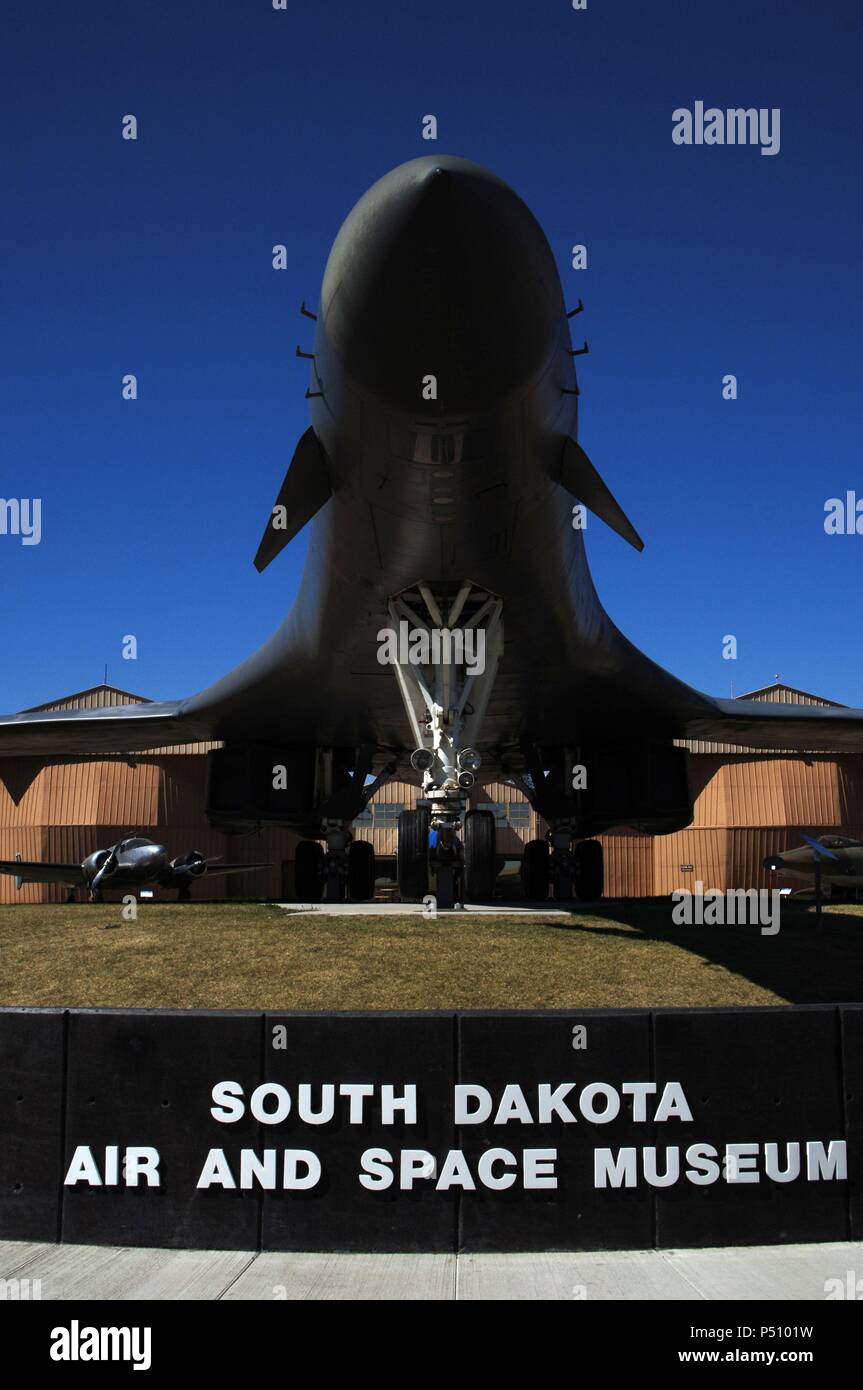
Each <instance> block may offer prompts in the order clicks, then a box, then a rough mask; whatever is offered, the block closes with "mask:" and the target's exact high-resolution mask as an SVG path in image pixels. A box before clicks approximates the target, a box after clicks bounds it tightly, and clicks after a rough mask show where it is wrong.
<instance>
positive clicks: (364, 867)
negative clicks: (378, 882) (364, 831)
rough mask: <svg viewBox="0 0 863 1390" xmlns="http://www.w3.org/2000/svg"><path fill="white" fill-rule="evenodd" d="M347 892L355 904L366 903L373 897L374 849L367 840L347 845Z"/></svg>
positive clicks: (354, 841)
mask: <svg viewBox="0 0 863 1390" xmlns="http://www.w3.org/2000/svg"><path fill="white" fill-rule="evenodd" d="M348 892H349V894H350V896H351V898H352V900H353V901H354V902H355V903H367V902H368V901H369V899H370V898H373V897H374V895H375V847H374V845H370V844H369V842H368V840H352V841H351V843H350V844H349V845H348Z"/></svg>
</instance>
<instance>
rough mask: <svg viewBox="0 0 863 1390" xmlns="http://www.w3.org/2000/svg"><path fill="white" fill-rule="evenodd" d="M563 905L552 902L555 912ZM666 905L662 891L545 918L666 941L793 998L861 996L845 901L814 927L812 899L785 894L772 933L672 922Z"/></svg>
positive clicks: (861, 921) (861, 972) (851, 999)
mask: <svg viewBox="0 0 863 1390" xmlns="http://www.w3.org/2000/svg"><path fill="white" fill-rule="evenodd" d="M561 906H562V905H561V904H560V903H556V904H555V908H556V909H557V910H558V911H559V910H560V908H561ZM671 911H672V904H671V901H670V899H668V898H642V899H637V900H631V899H626V900H624V899H619V900H617V901H609V902H599V903H596V904H590V905H585V906H579V907H578V908H575V907H574V908H572V910H571V911H570V915H569V917H567V918H563V917H557V918H549V919H548V921H546V922H545V923H544V925H545V926H547V927H548V928H549V929H550V930H552V931H567V932H584V933H590V934H598V935H601V936H608V937H618V938H625V939H626V940H628V941H632V940H633V939H635V940H639V939H640V940H643V941H652V942H667V943H668V944H669V945H672V946H676V947H677V948H678V949H680V950H684V951H691V952H692V953H693V954H694V955H697V956H701V957H702V958H703V964H704V965H705V967H706V968H708V969H709V968H711V967H712V966H721V967H722V968H723V969H725V970H729V971H731V972H732V973H733V974H735V975H740V976H743V977H744V978H745V979H747V980H750V981H751V982H752V983H753V984H757V985H760V986H762V987H763V988H765V989H769V990H772V991H773V993H774V994H777V995H779V996H780V997H781V998H783V999H787V1000H788V1002H789V1003H791V1004H824V1003H830V1004H833V1003H860V1002H863V914H860V913H859V912H856V913H855V912H854V911H853V910H852V909H851V907H850V905H846V904H842V903H838V904H837V903H834V904H831V905H830V906H829V907H827V908H825V910H824V913H823V915H822V918H821V925H820V927H816V925H815V908H814V905H812V904H811V903H788V902H787V900H784V901H783V903H782V910H781V917H780V928H779V931H778V932H777V933H776V935H775V936H762V934H761V931H760V929H759V927H757V926H748V925H744V926H700V927H699V926H683V925H682V926H677V925H675V923H674V922H672V920H671ZM598 921H607V922H608V924H609V925H608V926H600V925H597V922H598ZM620 923H624V924H625V925H624V926H623V927H621V926H620V925H619V924H620ZM627 927H628V928H630V930H628V931H627V930H626V928H627ZM633 934H634V935H633Z"/></svg>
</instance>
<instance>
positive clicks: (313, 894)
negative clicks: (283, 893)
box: [294, 840, 324, 903]
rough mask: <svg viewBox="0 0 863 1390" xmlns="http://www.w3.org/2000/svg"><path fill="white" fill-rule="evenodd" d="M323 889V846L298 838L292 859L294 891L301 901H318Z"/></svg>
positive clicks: (313, 841)
mask: <svg viewBox="0 0 863 1390" xmlns="http://www.w3.org/2000/svg"><path fill="white" fill-rule="evenodd" d="M323 891H324V847H323V845H321V844H319V843H318V841H317V840H300V843H299V844H298V845H297V852H296V857H295V859H294V893H295V896H296V898H297V900H298V902H301V903H319V902H320V901H321V897H322V895H323Z"/></svg>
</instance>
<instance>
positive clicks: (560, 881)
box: [521, 826, 605, 902]
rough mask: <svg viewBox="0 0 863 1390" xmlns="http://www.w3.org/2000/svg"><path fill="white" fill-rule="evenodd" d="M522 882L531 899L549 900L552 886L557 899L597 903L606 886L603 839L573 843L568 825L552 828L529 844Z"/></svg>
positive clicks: (527, 896)
mask: <svg viewBox="0 0 863 1390" xmlns="http://www.w3.org/2000/svg"><path fill="white" fill-rule="evenodd" d="M521 882H522V887H523V889H524V896H525V898H527V900H528V901H529V902H545V900H546V898H547V897H548V890H549V885H550V886H551V888H552V891H553V894H554V897H555V899H556V901H557V902H571V901H572V899H573V898H578V899H579V900H580V901H581V902H595V901H596V900H597V899H598V898H601V897H602V892H603V888H604V886H605V885H604V868H603V857H602V845H601V844H600V842H599V840H579V841H577V842H576V843H573V842H572V830H571V828H570V827H568V826H561V827H558V828H557V829H552V830H550V831H549V832H548V835H547V836H546V838H545V839H544V840H529V841H528V843H527V844H526V845H525V847H524V856H523V858H522V861H521Z"/></svg>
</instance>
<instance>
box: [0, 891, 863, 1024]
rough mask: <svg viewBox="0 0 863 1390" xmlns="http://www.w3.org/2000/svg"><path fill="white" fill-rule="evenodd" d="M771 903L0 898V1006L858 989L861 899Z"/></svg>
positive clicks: (731, 995)
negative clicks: (479, 909)
mask: <svg viewBox="0 0 863 1390" xmlns="http://www.w3.org/2000/svg"><path fill="white" fill-rule="evenodd" d="M812 920H813V911H812V909H811V908H805V907H802V906H795V907H792V908H787V907H783V918H782V921H783V926H782V930H781V931H780V933H779V935H778V936H775V937H767V936H761V935H760V933H759V932H758V931H757V929H753V928H746V927H705V928H698V927H675V926H673V925H672V923H671V920H670V905H669V903H668V901H667V900H662V901H659V900H653V901H646V902H639V901H634V902H611V903H608V904H607V905H603V907H602V909H601V910H600V911H591V912H584V913H583V912H579V911H575V912H573V913H571V914H569V915H568V916H567V917H556V916H552V915H551V914H549V913H546V914H543V913H542V912H537V913H535V914H531V915H530V916H520V917H505V916H492V915H489V916H455V915H453V916H447V915H446V914H440V915H439V916H438V917H437V918H436V919H435V920H433V921H427V920H424V919H423V918H422V917H411V916H404V915H398V914H397V912H395V913H394V912H391V911H386V912H382V913H381V914H380V915H375V916H366V917H363V916H354V917H329V916H322V915H313V914H298V913H291V912H286V911H284V910H282V909H280V908H277V907H272V906H266V905H260V904H236V905H234V904H205V903H198V904H195V903H192V904H173V903H171V904H142V905H141V906H140V908H139V915H138V920H137V922H123V921H122V919H121V916H120V908H119V907H118V906H111V905H106V906H92V907H91V906H71V907H61V906H46V907H29V906H23V907H0V1004H6V1005H9V1004H15V1005H72V1006H75V1005H77V1006H83V1007H112V1006H113V1007H126V1008H128V1007H143V1008H159V1007H162V1008H215V1009H227V1008H244V1009H264V1008H267V1009H482V1008H507V1009H530V1008H590V1007H595V1008H631V1007H641V1008H644V1007H661V1006H676V1007H685V1006H704V1005H729V1006H734V1005H743V1004H781V1003H787V1002H794V1003H801V1002H802V1003H810V1002H818V1001H830V1002H833V1001H838V1000H843V1001H848V1000H860V999H863V909H861V908H858V907H844V906H838V905H837V906H833V907H831V908H829V909H827V910H825V916H824V926H823V927H822V929H821V931H820V932H818V933H816V932H815V930H814V928H813V925H812Z"/></svg>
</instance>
